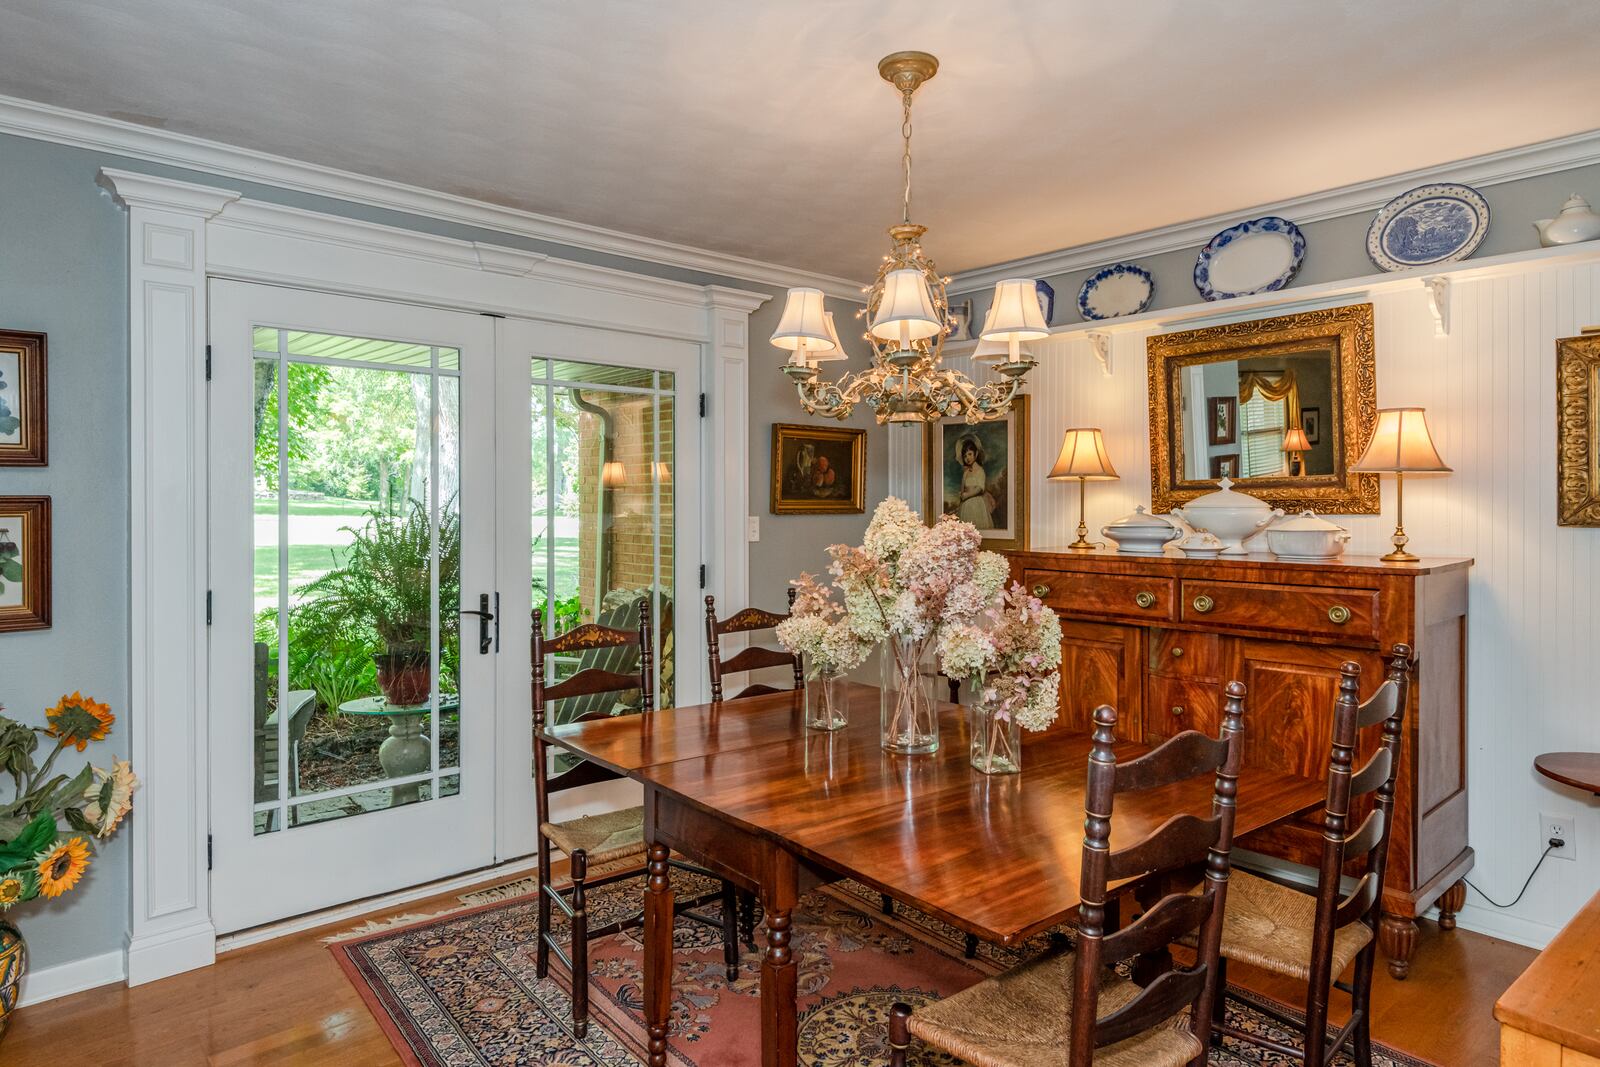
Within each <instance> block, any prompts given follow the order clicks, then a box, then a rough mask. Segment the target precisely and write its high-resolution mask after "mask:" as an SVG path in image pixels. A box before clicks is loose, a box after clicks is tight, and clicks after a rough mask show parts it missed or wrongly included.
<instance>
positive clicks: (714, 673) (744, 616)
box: [706, 589, 805, 701]
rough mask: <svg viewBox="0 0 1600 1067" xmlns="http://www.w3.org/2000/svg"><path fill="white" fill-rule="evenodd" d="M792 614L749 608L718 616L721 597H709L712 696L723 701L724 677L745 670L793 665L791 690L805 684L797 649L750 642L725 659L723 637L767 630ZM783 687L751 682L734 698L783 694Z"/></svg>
mask: <svg viewBox="0 0 1600 1067" xmlns="http://www.w3.org/2000/svg"><path fill="white" fill-rule="evenodd" d="M794 597H795V591H794V590H793V589H790V590H789V610H790V611H793V610H794ZM788 617H789V616H788V615H787V614H784V615H779V614H777V613H775V612H771V611H762V610H761V609H760V608H745V609H744V610H743V611H739V612H735V613H734V614H732V615H730V616H728V617H727V618H726V619H719V618H717V598H716V597H714V596H708V597H706V657H707V659H708V660H709V662H710V667H711V699H712V700H713V701H721V700H723V699H724V698H723V695H722V678H723V675H726V674H738V673H741V672H743V671H758V670H763V669H765V668H768V667H793V668H794V685H793V686H791V687H790V688H791V689H800V688H803V687H804V686H805V675H804V673H803V672H802V669H801V663H800V657H799V656H798V655H796V654H795V653H793V652H784V651H782V650H781V649H776V648H766V647H764V646H762V645H749V646H747V647H746V648H744V649H742V650H740V651H739V652H736V653H735V654H734V655H732V656H729V657H728V658H727V659H723V658H722V642H721V638H722V636H723V635H724V634H744V633H751V632H753V631H756V630H767V629H771V628H772V627H774V626H777V625H778V624H779V623H781V622H783V621H784V620H785V619H787V618H788ZM781 692H783V690H781V689H779V688H777V687H776V686H771V685H765V684H762V683H757V684H754V685H748V686H746V687H745V688H743V689H741V690H740V691H739V692H737V693H735V694H734V695H733V696H732V697H730V698H727V699H731V700H738V699H739V698H740V697H753V696H760V695H762V694H763V693H781Z"/></svg>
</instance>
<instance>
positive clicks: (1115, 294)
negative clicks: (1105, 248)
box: [1078, 263, 1156, 319]
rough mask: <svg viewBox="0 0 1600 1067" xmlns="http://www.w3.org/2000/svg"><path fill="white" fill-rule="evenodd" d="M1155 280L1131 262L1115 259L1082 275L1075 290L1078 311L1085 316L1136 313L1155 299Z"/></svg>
mask: <svg viewBox="0 0 1600 1067" xmlns="http://www.w3.org/2000/svg"><path fill="white" fill-rule="evenodd" d="M1155 295H1156V280H1155V278H1154V277H1153V276H1152V275H1151V274H1150V272H1149V271H1147V270H1145V269H1144V268H1143V267H1141V266H1138V265H1137V264H1134V263H1115V264H1112V265H1111V266H1109V267H1106V268H1105V269H1104V270H1099V271H1096V272H1095V273H1093V274H1091V275H1089V277H1088V278H1086V279H1084V283H1083V287H1082V288H1081V289H1079V290H1078V314H1080V315H1082V316H1083V317H1084V318H1085V319H1115V318H1118V317H1120V316H1123V315H1137V314H1139V312H1141V311H1143V310H1145V309H1146V308H1148V307H1149V306H1150V302H1151V301H1152V300H1154V299H1155Z"/></svg>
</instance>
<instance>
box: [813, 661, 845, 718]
mask: <svg viewBox="0 0 1600 1067" xmlns="http://www.w3.org/2000/svg"><path fill="white" fill-rule="evenodd" d="M849 722H850V683H849V681H847V680H846V679H845V676H844V674H843V673H842V672H840V671H826V670H824V671H817V672H816V673H815V674H814V675H812V676H811V677H810V678H807V679H806V729H808V730H840V729H843V728H844V727H845V726H846V725H848V724H849Z"/></svg>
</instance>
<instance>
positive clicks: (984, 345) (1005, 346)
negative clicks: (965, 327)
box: [972, 341, 1029, 363]
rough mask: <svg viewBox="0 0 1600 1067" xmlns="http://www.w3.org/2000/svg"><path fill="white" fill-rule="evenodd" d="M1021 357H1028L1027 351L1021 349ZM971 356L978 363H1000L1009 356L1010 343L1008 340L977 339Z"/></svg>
mask: <svg viewBox="0 0 1600 1067" xmlns="http://www.w3.org/2000/svg"><path fill="white" fill-rule="evenodd" d="M1021 354H1022V358H1024V359H1027V358H1029V356H1028V354H1027V351H1026V350H1025V349H1024V350H1021ZM972 358H973V359H974V360H976V361H977V362H979V363H1001V362H1004V361H1005V360H1007V359H1010V358H1011V343H1010V342H1009V341H979V342H978V347H977V348H975V349H973V351H972Z"/></svg>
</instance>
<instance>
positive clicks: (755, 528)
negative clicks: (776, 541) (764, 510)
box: [744, 515, 761, 541]
mask: <svg viewBox="0 0 1600 1067" xmlns="http://www.w3.org/2000/svg"><path fill="white" fill-rule="evenodd" d="M744 522H745V529H744V536H745V540H747V541H759V540H761V516H760V515H747V516H745V520H744Z"/></svg>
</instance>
